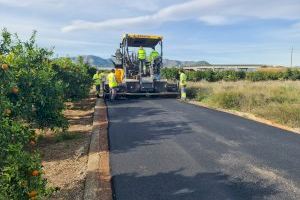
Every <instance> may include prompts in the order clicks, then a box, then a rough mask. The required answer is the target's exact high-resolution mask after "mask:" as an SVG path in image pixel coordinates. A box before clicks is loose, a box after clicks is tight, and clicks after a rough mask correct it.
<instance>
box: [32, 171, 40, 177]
mask: <svg viewBox="0 0 300 200" xmlns="http://www.w3.org/2000/svg"><path fill="white" fill-rule="evenodd" d="M31 175H32V176H38V175H39V171H38V170H33V171H32V173H31Z"/></svg>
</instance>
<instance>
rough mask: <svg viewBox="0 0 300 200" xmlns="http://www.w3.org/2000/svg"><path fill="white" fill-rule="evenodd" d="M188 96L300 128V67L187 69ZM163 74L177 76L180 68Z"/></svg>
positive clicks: (207, 103) (172, 77) (164, 70)
mask: <svg viewBox="0 0 300 200" xmlns="http://www.w3.org/2000/svg"><path fill="white" fill-rule="evenodd" d="M186 74H187V78H188V81H189V83H188V88H187V96H188V98H190V99H192V100H196V101H199V102H201V103H203V104H205V105H208V106H211V107H215V108H223V109H230V110H237V111H241V112H247V113H251V114H254V115H256V116H259V117H262V118H265V119H268V120H271V121H274V122H277V123H280V124H283V125H287V126H290V127H293V128H300V70H299V69H296V68H293V69H291V68H288V69H287V68H261V69H259V70H258V71H254V72H243V71H212V70H207V71H186ZM162 76H163V77H165V78H168V79H176V78H177V79H178V77H177V76H178V69H177V68H166V69H163V70H162Z"/></svg>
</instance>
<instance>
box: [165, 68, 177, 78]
mask: <svg viewBox="0 0 300 200" xmlns="http://www.w3.org/2000/svg"><path fill="white" fill-rule="evenodd" d="M161 77H163V78H165V79H171V80H174V79H178V78H179V69H178V68H175V67H173V68H162V69H161Z"/></svg>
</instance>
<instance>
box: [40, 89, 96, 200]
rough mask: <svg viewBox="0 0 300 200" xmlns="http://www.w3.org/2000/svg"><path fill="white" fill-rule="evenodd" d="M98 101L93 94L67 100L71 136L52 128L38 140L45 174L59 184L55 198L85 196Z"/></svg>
mask: <svg viewBox="0 0 300 200" xmlns="http://www.w3.org/2000/svg"><path fill="white" fill-rule="evenodd" d="M95 102H96V98H95V95H94V94H91V95H90V96H89V97H88V98H86V99H83V100H81V101H78V102H75V103H72V102H69V103H67V109H66V110H65V111H64V115H65V116H66V118H67V119H68V121H69V123H70V127H69V129H68V130H67V132H66V135H67V136H66V137H63V136H60V135H59V133H58V134H56V133H55V132H53V131H48V132H46V133H45V134H44V136H43V137H42V139H41V140H40V141H39V143H38V149H39V151H40V153H41V157H42V160H43V165H44V171H45V178H47V179H48V183H49V186H51V187H58V188H59V190H58V191H57V192H56V193H55V194H53V195H52V197H50V198H49V199H51V200H52V199H53V200H54V199H55V200H58V199H59V200H77V199H78V200H79V199H83V193H84V181H85V177H86V168H87V161H88V149H89V143H90V135H91V131H92V125H93V113H94V106H95Z"/></svg>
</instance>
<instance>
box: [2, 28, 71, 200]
mask: <svg viewBox="0 0 300 200" xmlns="http://www.w3.org/2000/svg"><path fill="white" fill-rule="evenodd" d="M1 36H2V37H1V38H0V67H1V68H0V113H1V114H0V199H41V198H43V197H44V196H45V195H47V194H49V189H47V188H46V182H47V181H46V179H44V178H43V176H42V165H41V160H40V157H39V155H38V153H37V152H36V151H35V147H34V146H35V144H36V136H35V132H34V131H33V128H63V129H65V128H67V125H68V124H67V121H66V119H65V118H64V116H63V114H62V111H63V109H64V97H65V96H64V85H65V84H66V83H65V82H64V81H63V80H57V78H56V73H57V72H55V71H54V70H53V69H52V67H51V66H52V64H51V59H50V58H51V56H52V51H50V50H47V49H44V48H39V47H38V46H37V45H36V43H35V33H34V34H33V35H32V37H31V38H30V39H29V40H28V41H26V42H22V41H20V40H19V39H18V37H17V36H15V37H12V35H11V34H10V33H9V32H7V31H6V30H3V31H2V34H1Z"/></svg>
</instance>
